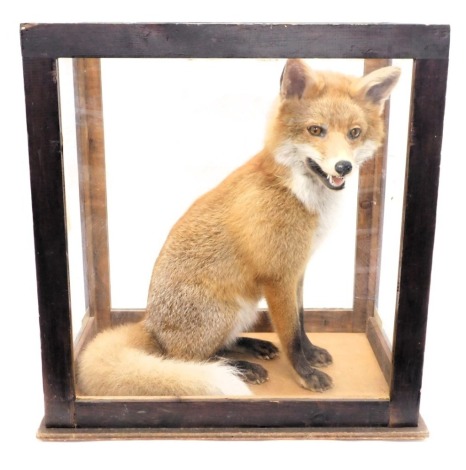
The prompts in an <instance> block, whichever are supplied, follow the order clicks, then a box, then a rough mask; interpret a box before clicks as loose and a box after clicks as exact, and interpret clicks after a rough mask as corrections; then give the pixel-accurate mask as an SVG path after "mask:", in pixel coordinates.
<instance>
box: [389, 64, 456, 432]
mask: <svg viewBox="0 0 466 470" xmlns="http://www.w3.org/2000/svg"><path fill="white" fill-rule="evenodd" d="M447 70H448V60H447V59H439V60H434V59H416V60H415V61H414V69H413V91H412V97H411V126H410V136H409V144H408V157H407V170H408V171H407V178H406V183H405V195H404V206H403V211H404V212H403V220H402V222H403V228H402V247H401V258H400V271H399V272H400V274H399V292H398V298H397V306H396V312H395V335H394V343H393V355H392V364H393V372H392V380H391V387H390V425H391V426H417V423H418V419H419V403H420V396H421V385H422V370H423V364H424V348H425V340H426V327H427V311H428V306H429V289H430V278H431V269H432V256H433V248H434V236H435V223H436V207H437V194H438V183H439V173H440V152H441V147H442V131H443V115H444V109H445V94H446V83H447Z"/></svg>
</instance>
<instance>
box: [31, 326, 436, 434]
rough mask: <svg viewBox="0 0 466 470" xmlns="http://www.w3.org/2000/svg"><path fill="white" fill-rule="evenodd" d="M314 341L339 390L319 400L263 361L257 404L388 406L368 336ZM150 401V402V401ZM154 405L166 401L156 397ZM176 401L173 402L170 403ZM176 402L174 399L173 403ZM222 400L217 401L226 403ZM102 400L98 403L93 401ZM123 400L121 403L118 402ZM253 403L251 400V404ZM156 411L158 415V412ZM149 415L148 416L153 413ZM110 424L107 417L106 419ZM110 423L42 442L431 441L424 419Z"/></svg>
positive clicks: (277, 363)
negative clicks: (400, 423) (404, 422)
mask: <svg viewBox="0 0 466 470" xmlns="http://www.w3.org/2000/svg"><path fill="white" fill-rule="evenodd" d="M248 336H254V337H258V338H261V339H265V340H269V341H272V342H274V343H276V344H277V345H278V344H279V343H278V339H277V337H276V335H275V334H274V333H257V332H255V333H250V334H248ZM310 337H311V338H312V341H313V342H315V344H317V345H319V346H322V347H324V348H327V349H328V350H329V351H330V352H331V354H332V355H333V358H334V364H332V365H331V366H329V367H327V368H326V371H327V372H328V373H329V374H330V375H331V376H332V377H333V379H334V387H333V388H332V389H331V390H329V391H327V392H325V393H321V394H320V393H319V394H316V393H315V392H310V391H308V390H305V389H303V388H302V387H300V386H299V385H298V383H297V380H296V377H295V376H294V373H293V371H292V368H291V367H290V365H289V364H288V362H287V361H286V359H285V358H284V357H282V356H280V357H278V358H276V359H274V360H273V361H260V360H257V359H253V360H254V361H256V362H259V363H262V364H263V365H264V367H266V368H267V370H268V372H269V380H268V382H266V383H265V384H262V385H254V386H250V388H251V391H252V392H253V398H252V399H259V400H260V399H265V400H272V401H274V400H277V401H278V400H283V399H291V400H303V403H304V401H306V400H309V399H312V400H317V401H323V402H331V401H332V400H337V401H338V400H340V401H341V400H343V401H352V400H368V401H371V400H375V401H378V400H381V401H382V402H388V400H389V387H388V384H387V381H386V380H385V378H384V374H383V373H382V370H381V369H380V366H379V363H378V360H377V358H376V356H375V354H374V351H373V350H372V348H371V345H370V342H369V340H368V338H367V337H366V335H365V334H363V333H311V334H310ZM146 398H147V397H146ZM152 398H153V401H154V403H157V402H158V401H162V400H164V399H165V402H164V403H165V405H164V406H165V407H166V406H167V403H166V400H167V397H165V398H164V399H162V398H158V397H152ZM169 398H170V397H168V399H169ZM172 398H173V397H172ZM221 398H222V397H214V399H217V400H218V399H221ZM93 399H94V400H97V401H96V403H97V404H99V401H98V400H99V399H98V398H97V397H94V398H93ZM115 399H117V397H115ZM86 400H89V397H84V396H80V397H78V398H77V402H76V405H80V404H81V403H83V402H85V401H86ZM109 400H110V401H111V400H112V398H110V397H107V398H101V401H102V403H101V405H105V403H107V402H108V401H109ZM245 400H247V401H250V400H251V398H245ZM152 411H154V410H153V409H152ZM152 411H150V410H149V411H148V412H152ZM103 418H104V416H103ZM104 423H105V421H102V422H100V421H98V422H97V423H96V424H97V426H101V427H97V426H92V427H90V426H89V425H83V426H81V427H79V428H78V427H75V428H57V427H54V428H47V427H46V426H45V425H44V424H42V425H41V426H40V428H39V431H38V433H37V436H38V438H39V439H42V440H46V441H66V440H73V441H89V440H118V439H137V440H144V439H199V440H268V439H331V440H419V439H424V438H426V437H427V436H428V431H427V428H426V426H425V425H424V422H423V421H422V419H420V422H419V425H418V426H416V427H398V428H394V427H393V428H391V427H388V426H384V425H381V426H373V425H368V426H327V427H325V426H317V425H311V426H306V425H304V426H303V427H290V425H288V427H287V426H286V425H284V426H274V425H273V426H270V425H269V426H265V427H259V426H257V427H255V425H253V426H251V425H244V426H238V427H234V425H232V426H230V427H216V425H213V426H211V427H197V426H196V425H195V426H193V427H186V426H183V425H181V424H180V426H179V427H172V428H167V427H151V425H150V424H148V423H146V424H145V425H141V427H136V426H135V425H133V423H132V422H131V421H129V424H123V425H121V427H115V425H114V424H113V425H108V424H107V425H105V424H104Z"/></svg>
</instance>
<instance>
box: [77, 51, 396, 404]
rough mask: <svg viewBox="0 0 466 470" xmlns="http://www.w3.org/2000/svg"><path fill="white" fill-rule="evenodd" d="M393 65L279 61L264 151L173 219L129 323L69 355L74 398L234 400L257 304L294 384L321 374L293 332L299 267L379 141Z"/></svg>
mask: <svg viewBox="0 0 466 470" xmlns="http://www.w3.org/2000/svg"><path fill="white" fill-rule="evenodd" d="M399 74H400V70H399V69H398V68H396V67H385V68H382V69H379V70H376V71H374V72H372V73H370V74H368V75H366V76H364V77H362V78H356V77H350V76H347V75H342V74H339V73H333V72H320V71H319V72H318V71H315V70H313V69H311V68H309V67H308V66H307V65H306V63H304V62H303V61H301V60H298V59H290V60H288V61H287V63H286V65H285V68H284V70H283V73H282V77H281V82H280V93H279V96H278V99H277V101H276V104H275V107H274V110H273V112H272V116H271V119H270V122H269V125H268V130H267V134H266V138H265V143H264V148H263V150H262V151H261V152H259V153H258V154H257V155H256V156H255V157H253V158H252V159H251V160H250V161H248V162H247V163H246V164H244V165H243V166H241V167H240V168H238V169H237V170H236V171H234V172H233V173H232V174H231V175H230V176H228V177H227V178H226V179H225V180H224V181H223V182H222V183H220V185H219V186H217V187H216V188H215V189H213V190H212V191H210V192H208V193H207V194H205V195H204V196H202V197H201V198H199V199H198V200H197V201H196V202H195V203H194V204H193V205H192V206H191V208H190V209H189V210H188V211H187V212H186V214H184V216H183V217H181V219H180V220H179V221H178V222H177V223H176V224H175V226H174V227H173V229H172V230H171V232H170V234H169V235H168V238H167V240H166V242H165V245H164V246H163V248H162V250H161V252H160V255H159V257H158V259H157V261H156V263H155V266H154V269H153V274H152V279H151V282H150V288H149V295H148V303H147V311H146V315H145V318H144V319H143V320H142V321H141V322H139V323H133V324H127V325H123V326H119V327H115V328H112V329H109V330H106V331H103V332H101V333H99V334H98V335H97V336H96V337H95V338H94V339H93V340H92V341H91V342H90V343H89V345H88V346H87V348H86V349H85V350H84V351H83V353H82V354H81V356H80V359H79V362H78V366H77V377H78V384H79V388H80V391H81V392H82V393H84V394H87V395H135V396H137V395H146V396H147V395H174V396H180V395H248V394H250V393H251V392H250V390H249V388H248V387H247V385H246V383H262V382H264V381H265V380H267V371H266V370H265V369H264V368H263V367H262V366H260V365H259V364H254V363H251V362H248V361H243V360H236V359H235V360H233V359H227V358H225V357H224V355H225V352H226V351H236V352H248V353H250V354H252V355H253V356H255V357H259V358H263V359H272V358H274V357H275V356H276V355H277V354H278V349H277V348H276V347H275V346H274V345H273V344H272V343H269V342H267V341H261V340H258V339H252V338H242V337H238V335H239V334H240V333H241V332H242V331H245V330H246V329H247V328H249V327H251V326H252V325H253V324H254V322H255V320H256V318H257V313H256V306H257V303H258V301H259V300H260V299H261V298H265V300H266V302H267V305H268V311H269V315H270V318H271V320H272V324H273V326H274V329H275V331H276V333H277V335H278V338H279V340H280V344H281V350H282V352H283V354H285V356H286V357H287V359H288V360H289V363H290V365H291V366H292V367H293V369H294V370H295V372H296V377H297V380H298V381H299V383H300V384H301V385H302V386H303V387H305V388H306V389H309V390H313V391H317V392H322V391H324V390H327V389H329V388H330V387H331V386H332V379H331V378H330V377H329V376H328V375H327V374H326V373H324V372H322V371H321V370H318V369H316V367H324V366H326V365H328V364H330V363H331V362H332V357H331V355H330V354H329V353H328V352H327V351H326V350H324V349H322V348H319V347H317V346H315V345H313V344H312V343H311V342H310V340H309V339H308V337H307V335H306V334H305V333H304V329H303V321H302V316H303V305H302V282H303V276H304V271H305V268H306V264H307V262H308V260H309V257H310V256H311V254H312V253H313V251H314V249H315V247H316V246H317V245H318V244H319V240H320V239H321V238H322V236H324V234H325V232H326V230H327V228H328V225H329V221H331V219H332V216H333V215H334V212H335V204H336V203H337V202H338V199H339V196H340V195H341V191H342V190H343V189H344V187H345V178H346V177H347V176H348V175H350V173H351V172H352V171H355V169H356V168H357V167H358V165H360V164H361V163H362V162H364V161H365V160H367V159H368V158H370V157H372V156H373V155H374V153H375V151H376V150H377V148H378V147H379V146H380V144H381V142H382V139H383V134H384V129H383V122H382V118H381V113H382V111H383V106H384V102H385V100H386V99H387V98H388V96H389V94H390V92H391V91H392V89H393V87H394V86H395V84H396V82H397V81H398V77H399Z"/></svg>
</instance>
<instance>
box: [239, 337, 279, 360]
mask: <svg viewBox="0 0 466 470" xmlns="http://www.w3.org/2000/svg"><path fill="white" fill-rule="evenodd" d="M236 348H238V349H241V350H242V351H243V352H245V353H249V354H252V355H253V356H254V357H257V358H258V359H266V360H269V359H273V358H275V357H277V356H278V353H279V350H278V348H277V347H276V346H275V345H274V344H273V343H271V342H270V341H265V340H262V339H257V338H249V337H241V338H238V339H237V341H236Z"/></svg>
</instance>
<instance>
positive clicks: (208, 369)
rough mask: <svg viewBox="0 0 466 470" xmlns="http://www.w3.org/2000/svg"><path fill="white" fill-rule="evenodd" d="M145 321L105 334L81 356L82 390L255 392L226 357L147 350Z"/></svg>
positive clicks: (105, 392)
mask: <svg viewBox="0 0 466 470" xmlns="http://www.w3.org/2000/svg"><path fill="white" fill-rule="evenodd" d="M141 335H145V333H144V332H143V329H142V328H141V327H140V326H139V325H123V326H120V327H117V328H114V329H110V330H106V331H103V332H102V333H99V334H98V335H97V336H96V337H95V338H94V339H93V340H92V341H91V342H90V343H89V345H88V346H87V347H86V349H85V350H84V351H83V352H82V354H81V355H80V357H79V361H78V366H77V379H78V388H79V392H80V393H82V394H84V395H96V396H99V395H103V396H181V395H190V396H199V395H201V396H202V395H204V396H209V395H235V396H245V395H251V392H250V390H249V388H248V387H247V386H246V384H245V383H244V382H243V381H242V380H241V379H240V378H239V377H238V376H237V375H236V373H235V370H234V369H233V368H232V367H230V366H228V365H227V364H224V363H221V362H204V363H201V362H187V361H180V360H174V359H165V358H162V357H159V356H157V355H153V354H149V353H148V352H147V351H145V350H144V347H141V346H143V344H144V343H145V342H146V341H145V339H144V338H141V337H140V336H141Z"/></svg>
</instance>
